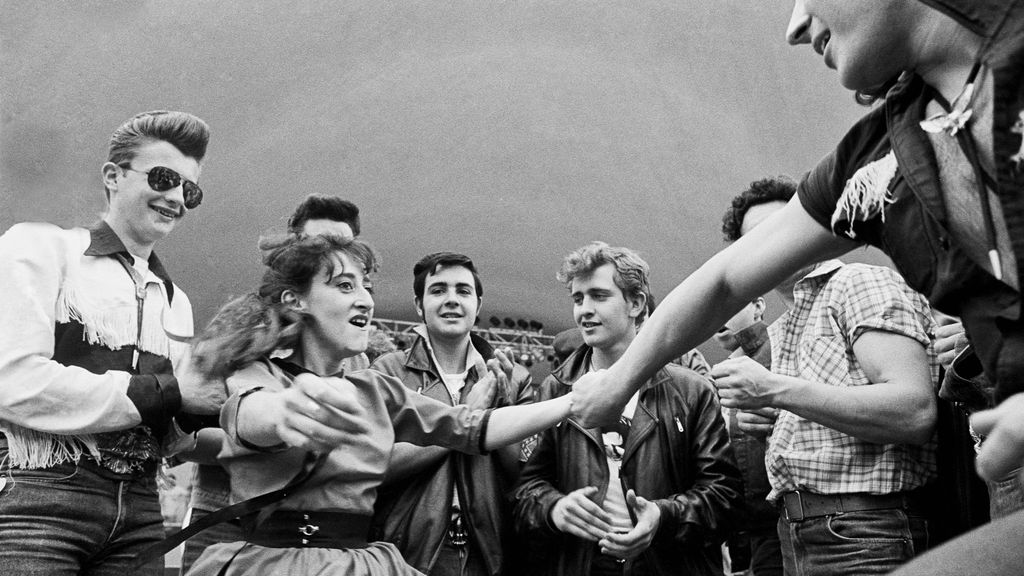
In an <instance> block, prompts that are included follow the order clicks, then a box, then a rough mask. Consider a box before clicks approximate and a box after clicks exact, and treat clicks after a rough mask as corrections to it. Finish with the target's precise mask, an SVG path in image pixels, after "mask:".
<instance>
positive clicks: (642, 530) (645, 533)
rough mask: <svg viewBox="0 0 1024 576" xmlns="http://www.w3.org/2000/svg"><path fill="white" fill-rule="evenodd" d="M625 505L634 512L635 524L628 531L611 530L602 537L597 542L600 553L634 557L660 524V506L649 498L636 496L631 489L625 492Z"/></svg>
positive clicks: (643, 547) (627, 557) (644, 546)
mask: <svg viewBox="0 0 1024 576" xmlns="http://www.w3.org/2000/svg"><path fill="white" fill-rule="evenodd" d="M626 506H629V507H630V508H632V509H633V512H635V513H636V526H633V529H632V530H630V531H629V532H625V533H614V532H613V533H610V534H608V535H607V536H605V537H604V538H602V539H601V541H600V542H598V546H600V547H601V553H602V554H608V555H611V556H615V557H616V558H625V559H629V558H635V557H637V556H639V555H640V553H641V552H643V551H644V550H646V549H647V547H648V546H650V545H651V541H652V540H654V535H655V534H657V532H658V527H659V526H660V525H661V508H658V505H657V504H655V503H653V502H651V501H650V500H647V499H645V498H641V497H640V496H637V495H636V492H633V491H632V490H630V491H629V492H627V493H626Z"/></svg>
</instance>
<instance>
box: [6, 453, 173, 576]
mask: <svg viewBox="0 0 1024 576" xmlns="http://www.w3.org/2000/svg"><path fill="white" fill-rule="evenodd" d="M6 457H7V453H6V451H0V461H4V460H5V459H6ZM0 482H3V483H4V486H3V488H2V489H0V574H3V575H4V576H79V575H81V576H127V575H129V574H131V575H143V576H161V575H162V573H163V567H164V564H163V559H162V558H159V559H157V560H155V561H153V562H151V563H149V564H147V565H146V566H144V567H141V568H137V569H132V567H131V566H132V563H133V562H134V560H135V556H136V554H138V553H139V552H140V551H141V550H142V549H144V548H146V547H148V546H149V545H151V544H153V543H155V542H159V541H160V540H161V539H163V537H164V526H163V517H162V516H161V514H160V500H159V498H158V496H157V491H156V480H155V479H154V478H134V479H133V478H131V477H129V476H125V475H118V474H114V473H112V472H108V471H106V470H104V469H102V468H100V467H99V466H97V465H95V464H93V463H90V462H87V461H85V460H83V461H82V462H81V463H80V464H73V463H72V464H60V465H58V466H54V467H52V468H46V469H35V470H19V469H6V467H5V469H3V470H0Z"/></svg>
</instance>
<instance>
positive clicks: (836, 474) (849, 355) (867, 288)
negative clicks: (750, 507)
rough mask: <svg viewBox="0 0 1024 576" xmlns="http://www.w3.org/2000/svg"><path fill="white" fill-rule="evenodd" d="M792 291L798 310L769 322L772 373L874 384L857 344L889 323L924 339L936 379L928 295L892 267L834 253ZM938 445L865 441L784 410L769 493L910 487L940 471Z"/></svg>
mask: <svg viewBox="0 0 1024 576" xmlns="http://www.w3.org/2000/svg"><path fill="white" fill-rule="evenodd" d="M793 295H794V296H795V299H796V302H795V305H794V306H793V309H792V310H790V311H789V312H787V313H786V314H784V315H783V316H782V317H780V318H779V319H778V320H777V321H776V322H774V323H773V324H772V325H771V326H770V328H769V333H770V336H771V344H772V372H775V373H776V374H781V375H784V376H793V377H796V378H802V379H804V380H810V381H811V382H822V383H826V384H829V385H831V386H864V385H867V384H871V382H870V381H869V380H868V377H867V375H866V374H865V373H864V370H863V368H861V365H860V363H859V362H858V361H857V357H856V356H855V355H854V353H853V343H854V342H855V341H856V340H857V338H859V337H860V336H861V335H862V334H864V333H865V332H867V331H870V330H883V331H886V332H893V333H896V334H902V335H904V336H907V337H909V338H913V339H914V340H917V341H918V342H920V343H921V344H922V345H924V346H927V348H928V357H929V363H930V367H931V373H932V380H933V381H935V382H937V381H938V371H939V366H938V362H937V361H936V357H935V352H934V350H933V347H932V335H933V334H934V322H933V320H932V318H931V314H930V309H929V306H928V303H927V302H926V301H925V299H924V298H923V297H922V296H921V295H920V294H918V293H917V292H914V291H913V290H911V289H910V287H909V286H907V285H906V283H905V282H904V281H903V279H902V278H901V277H900V276H899V275H898V274H896V273H895V272H893V271H892V270H890V269H888V268H882V267H878V266H868V265H865V264H848V265H844V264H843V263H842V262H839V261H835V260H832V261H829V262H825V263H824V264H822V265H821V266H819V267H818V268H817V269H815V270H814V271H813V272H811V273H810V274H808V275H807V276H805V277H804V278H803V279H802V280H800V281H799V282H798V283H797V284H796V286H795V288H794V290H793ZM935 448H936V445H935V440H934V438H933V440H932V441H930V442H928V443H927V444H925V445H924V446H912V445H907V444H875V443H872V442H865V441H862V440H858V439H857V438H854V437H852V436H849V435H847V434H843V433H841V432H837V431H835V430H832V429H830V428H827V427H825V426H822V425H821V424H817V423H815V422H811V421H809V420H806V419H804V418H801V417H800V416H797V415H796V414H793V413H792V412H788V411H785V410H783V411H781V412H780V413H779V419H778V421H777V422H776V423H775V430H774V432H773V433H772V436H771V439H770V442H769V446H768V452H767V454H766V456H765V463H766V465H767V467H768V474H769V477H770V480H771V484H772V491H771V493H770V494H769V495H768V500H776V499H778V498H780V497H781V496H782V494H783V493H785V492H789V491H792V490H808V491H811V492H815V493H818V494H848V493H854V492H868V493H872V494H889V493H894V492H901V491H905V490H911V489H913V488H917V487H919V486H922V485H924V484H925V483H927V482H928V481H929V480H931V479H932V478H934V477H935V474H936V468H935Z"/></svg>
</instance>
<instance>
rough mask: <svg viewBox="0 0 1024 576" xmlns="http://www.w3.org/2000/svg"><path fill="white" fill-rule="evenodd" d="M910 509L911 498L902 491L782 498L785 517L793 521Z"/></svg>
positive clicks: (803, 494)
mask: <svg viewBox="0 0 1024 576" xmlns="http://www.w3.org/2000/svg"><path fill="white" fill-rule="evenodd" d="M907 507H909V499H908V497H907V495H906V494H904V493H902V492H900V493H896V494H867V493H851V494H815V493H813V492H804V491H801V490H796V491H793V492H786V493H785V494H783V495H782V512H783V514H784V515H785V518H786V519H787V520H789V521H791V522H800V521H801V520H805V519H807V518H818V517H821V516H831V515H833V514H842V513H844V512H863V511H867V510H887V509H891V508H907Z"/></svg>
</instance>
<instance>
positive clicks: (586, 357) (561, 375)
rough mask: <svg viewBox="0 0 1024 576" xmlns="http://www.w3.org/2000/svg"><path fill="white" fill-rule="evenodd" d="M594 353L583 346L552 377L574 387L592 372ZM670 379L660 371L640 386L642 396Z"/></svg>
mask: <svg viewBox="0 0 1024 576" xmlns="http://www.w3.org/2000/svg"><path fill="white" fill-rule="evenodd" d="M593 352H594V350H593V348H591V347H590V346H587V345H586V344H581V345H580V347H579V348H577V349H576V351H575V352H573V353H572V354H570V355H569V357H568V358H566V359H565V362H563V363H562V364H561V365H560V366H559V367H558V368H555V371H554V372H552V373H551V376H553V377H554V378H555V380H557V381H558V383H559V384H561V385H562V386H569V387H572V385H573V383H574V382H576V381H577V380H579V379H580V378H582V377H583V375H584V374H586V373H587V372H588V371H589V370H590V357H591V356H592V355H593ZM670 378H671V376H669V374H668V372H666V371H665V369H664V368H662V369H661V370H658V371H657V372H656V373H655V374H654V376H652V377H651V379H650V380H648V381H647V382H644V384H643V385H642V386H640V394H641V395H643V393H644V392H645V391H647V390H649V389H651V388H654V387H655V386H658V385H659V384H661V383H662V382H665V381H666V380H669V379H670Z"/></svg>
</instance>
